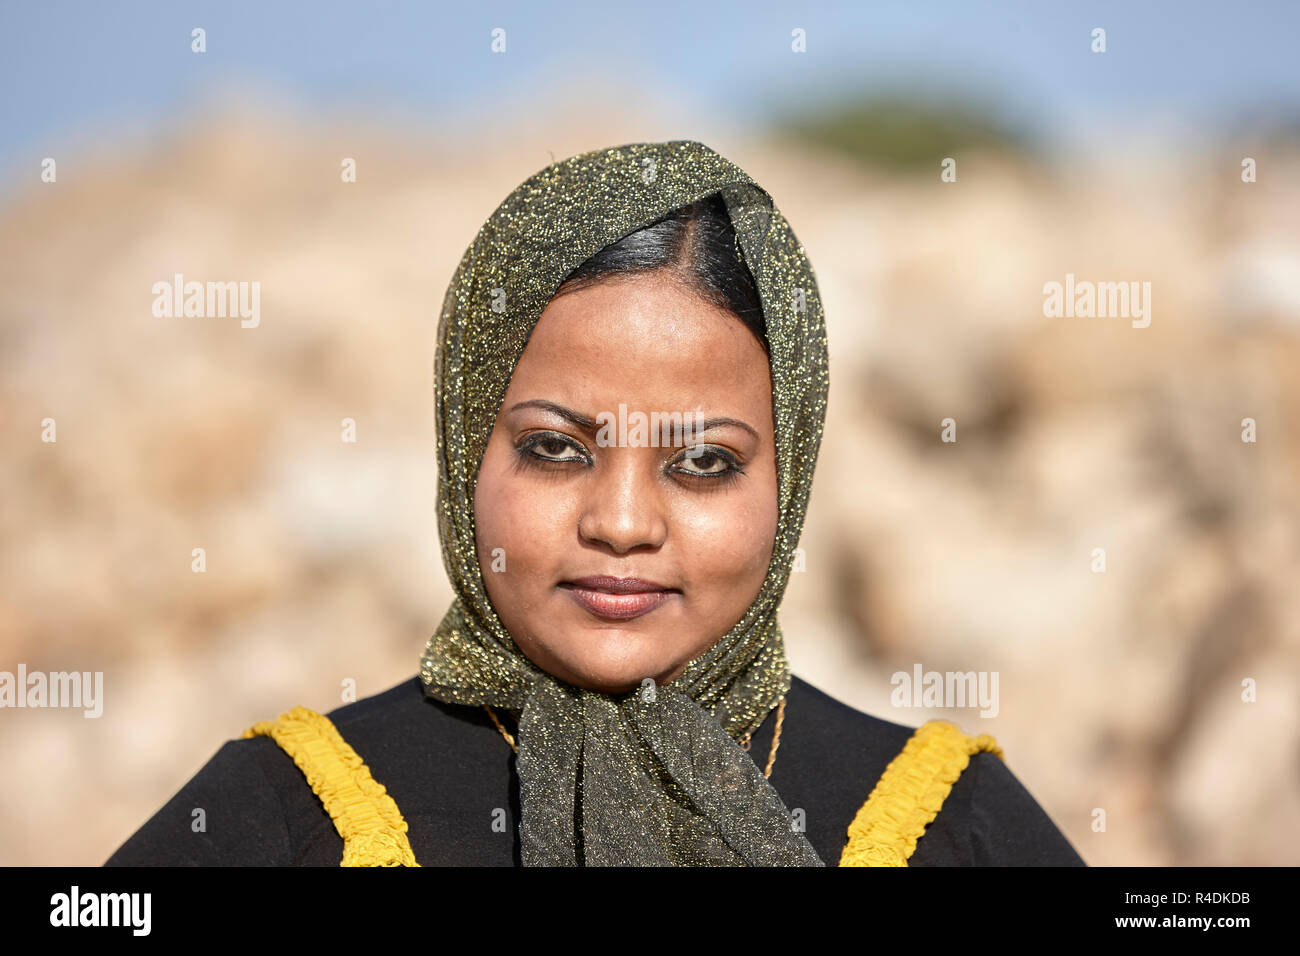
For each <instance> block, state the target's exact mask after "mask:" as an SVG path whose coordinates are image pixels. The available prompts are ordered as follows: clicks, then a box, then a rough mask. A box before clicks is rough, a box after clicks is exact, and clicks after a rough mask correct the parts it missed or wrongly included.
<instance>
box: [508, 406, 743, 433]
mask: <svg viewBox="0 0 1300 956" xmlns="http://www.w3.org/2000/svg"><path fill="white" fill-rule="evenodd" d="M521 408H541V409H544V410H546V411H548V412H551V413H553V414H555V415H558V416H560V417H561V418H563V419H565V420H567V421H569V422H572V423H573V424H574V425H577V426H578V427H579V428H583V429H586V430H587V431H591V432H594V431H595V430H596V429H597V427H598V426H597V422H596V420H595V419H594V418H588V417H587V416H586V415H582V414H580V413H578V412H575V411H574V410H573V409H571V408H565V407H564V406H563V405H560V404H558V403H556V402H548V401H547V400H546V399H544V398H534V399H530V400H529V401H526V402H519V403H517V404H515V405H511V406H510V411H511V412H517V411H519V409H521ZM722 425H734V426H735V427H736V428H743V429H744V430H745V431H747V432H749V433H750V434H751V435H753V436H754V437H755V438H759V434H758V432H757V431H755V430H754V429H753V428H752V427H751V426H749V425H747V424H746V423H745V422H742V421H741V420H740V419H739V418H725V417H718V418H706V419H704V424H703V425H701V426H700V431H708V430H709V429H710V428H717V427H720V426H722ZM760 440H761V439H760Z"/></svg>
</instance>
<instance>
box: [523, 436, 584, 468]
mask: <svg viewBox="0 0 1300 956" xmlns="http://www.w3.org/2000/svg"><path fill="white" fill-rule="evenodd" d="M519 450H520V451H522V452H527V453H528V454H530V455H532V456H533V457H534V458H540V459H542V460H543V461H559V462H564V461H586V460H587V458H586V456H585V455H583V454H582V451H581V450H580V449H579V448H578V447H577V446H576V445H575V444H574V443H573V442H572V441H571V440H569V439H567V438H560V437H558V436H556V435H538V436H537V437H535V438H533V439H532V440H530V441H526V442H524V443H523V444H521V445H520V446H519Z"/></svg>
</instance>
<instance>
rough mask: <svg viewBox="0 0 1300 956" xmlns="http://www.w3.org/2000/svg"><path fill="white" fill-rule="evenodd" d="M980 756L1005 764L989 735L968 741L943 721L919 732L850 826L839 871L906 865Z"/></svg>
mask: <svg viewBox="0 0 1300 956" xmlns="http://www.w3.org/2000/svg"><path fill="white" fill-rule="evenodd" d="M980 751H987V752H988V753H993V754H997V755H998V757H999V758H1000V759H1002V760H1004V761H1005V760H1006V756H1005V755H1004V754H1003V753H1002V748H1001V747H999V746H998V744H997V741H996V740H994V739H993V738H992V737H990V736H989V735H988V734H980V735H979V736H978V737H971V736H968V735H966V734H964V733H962V732H961V730H960V729H958V727H957V726H956V725H955V724H953V723H950V722H949V721H946V720H931V721H928V722H926V723H925V724H923V725H922V726H920V727H918V728H917V730H916V733H914V734H912V736H911V738H910V739H909V740H908V741H907V744H906V745H905V746H904V747H903V750H902V752H901V753H900V754H899V755H898V756H897V757H895V758H894V759H893V760H892V761H891V762H890V764H889V766H888V767H886V768H885V772H884V773H883V774H881V775H880V780H879V781H878V782H877V783H876V787H875V789H874V790H872V791H871V795H870V796H869V797H868V798H867V802H866V803H864V804H863V805H862V807H861V808H860V809H859V810H858V812H857V815H856V816H855V817H854V818H853V822H852V823H850V824H849V842H848V844H847V845H846V846H845V847H844V851H843V853H841V854H840V866H907V860H908V857H910V856H911V855H912V853H913V852H914V851H915V850H916V841H917V840H919V839H920V838H921V834H923V833H924V832H925V828H926V827H927V826H929V825H930V823H931V822H932V821H933V820H934V818H935V817H936V816H938V814H939V808H940V807H942V806H943V802H944V800H946V799H947V798H948V793H949V792H950V791H951V790H952V785H953V784H954V783H956V782H957V778H958V777H960V776H961V773H962V771H963V770H965V769H966V765H967V764H969V763H970V758H971V756H972V755H974V754H977V753H979V752H980Z"/></svg>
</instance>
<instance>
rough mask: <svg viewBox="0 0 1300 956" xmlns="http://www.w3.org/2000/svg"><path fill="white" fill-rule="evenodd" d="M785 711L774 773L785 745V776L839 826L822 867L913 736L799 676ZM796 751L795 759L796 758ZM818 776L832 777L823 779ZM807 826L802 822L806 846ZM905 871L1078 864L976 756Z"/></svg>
mask: <svg viewBox="0 0 1300 956" xmlns="http://www.w3.org/2000/svg"><path fill="white" fill-rule="evenodd" d="M787 707H788V711H787V715H786V725H785V730H784V731H783V733H782V742H781V750H780V751H779V753H780V757H779V758H778V760H777V762H776V766H777V767H778V768H779V767H780V765H781V760H782V759H785V758H786V757H787V749H786V748H787V742H789V745H790V746H789V756H790V761H789V762H788V763H787V769H789V770H793V771H794V772H799V773H802V774H804V775H807V776H809V777H810V778H814V779H816V780H817V782H818V786H819V787H820V789H821V790H822V792H823V793H824V794H825V795H826V796H827V797H828V798H829V799H828V802H827V803H826V806H827V807H828V809H829V810H830V811H831V812H832V813H833V814H834V816H835V817H836V818H837V820H836V822H837V825H838V826H839V827H840V829H839V830H838V832H837V833H836V834H835V837H836V840H837V841H838V842H835V843H831V844H830V845H829V850H830V851H831V852H830V855H832V856H834V860H828V862H835V861H837V860H838V849H839V848H841V847H842V846H843V843H844V841H845V839H846V836H847V833H846V829H847V824H848V823H849V821H851V820H852V819H853V817H854V816H855V815H856V813H857V810H858V809H859V808H860V807H861V806H862V804H863V803H865V802H866V800H867V798H868V797H869V796H870V794H871V792H872V791H873V790H874V789H875V786H876V784H877V782H879V780H880V777H881V775H882V774H883V773H884V772H885V770H886V768H887V767H888V766H889V764H890V763H891V762H892V761H893V760H894V758H896V757H897V756H898V755H899V753H901V752H902V750H903V748H904V746H906V744H907V742H908V741H909V740H910V739H911V738H912V735H913V734H915V733H916V730H917V727H914V726H909V725H907V724H901V723H896V722H894V721H889V720H883V719H881V718H879V717H874V716H872V715H870V714H867V713H864V712H862V711H860V710H857V709H855V708H853V707H851V706H849V705H848V704H845V703H843V702H842V701H839V700H836V699H835V698H834V697H831V696H830V695H829V694H826V693H825V692H823V691H821V690H819V689H818V688H816V687H814V686H813V685H812V684H809V683H808V682H807V681H805V680H802V679H800V678H798V677H792V680H791V687H790V693H789V695H788V697H787ZM796 715H798V716H796ZM952 723H954V724H957V725H958V727H959V728H960V729H961V730H963V731H964V732H965V733H967V734H970V735H972V736H973V735H975V734H978V733H981V732H982V731H981V730H979V729H977V728H973V727H970V726H966V725H964V724H963V722H962V721H961V720H953V721H952ZM799 750H802V751H803V755H802V756H795V754H796V753H797V752H798V751H799ZM1013 757H1014V755H1008V756H1007V758H1006V760H1012V759H1013ZM792 764H793V767H791V765H792ZM827 767H832V768H834V771H833V772H830V773H828V772H826V768H827ZM773 781H774V783H775V782H776V773H775V772H774V774H773ZM812 825H813V821H812V820H811V819H810V820H809V836H810V838H812V836H813V834H812ZM829 840H830V834H825V835H822V841H823V842H829ZM908 862H909V865H911V866H1032V865H1040V866H1041V865H1049V866H1082V865H1084V863H1083V860H1082V859H1081V858H1080V857H1079V855H1078V853H1077V852H1076V851H1075V850H1074V848H1073V847H1072V846H1071V845H1070V843H1069V841H1068V840H1067V839H1066V838H1065V836H1064V835H1063V834H1062V833H1061V832H1060V830H1059V829H1058V828H1057V827H1056V825H1055V824H1054V823H1053V822H1052V820H1051V818H1050V817H1049V816H1048V814H1047V813H1046V812H1045V811H1044V810H1043V808H1042V807H1041V806H1039V804H1038V802H1037V801H1036V800H1035V799H1034V798H1033V796H1032V795H1031V794H1030V793H1029V791H1028V790H1027V789H1026V788H1025V786H1024V785H1023V784H1022V783H1021V782H1020V780H1018V779H1017V778H1016V776H1015V774H1014V773H1012V771H1011V769H1010V767H1009V766H1008V763H1007V762H1005V761H1004V760H1003V758H1001V757H999V756H998V755H996V754H994V753H989V752H983V751H981V752H979V753H976V754H974V755H972V756H971V758H970V761H969V763H968V764H967V766H966V768H965V770H963V771H962V773H961V775H960V776H959V777H958V778H957V781H956V782H955V783H954V784H953V786H952V790H951V791H950V792H949V794H948V797H947V798H946V799H945V800H944V802H943V805H942V807H941V809H940V811H939V813H938V815H937V816H936V818H935V819H934V821H933V822H932V823H931V824H930V825H929V827H927V829H926V831H925V833H924V834H923V835H922V836H921V838H920V840H919V841H918V842H917V846H916V850H915V852H914V853H913V854H912V856H911V858H910V859H909V861H908Z"/></svg>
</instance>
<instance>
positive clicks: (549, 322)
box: [510, 275, 771, 414]
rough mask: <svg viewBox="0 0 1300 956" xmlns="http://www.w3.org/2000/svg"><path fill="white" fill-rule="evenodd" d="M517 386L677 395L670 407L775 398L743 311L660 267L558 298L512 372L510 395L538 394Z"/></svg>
mask: <svg viewBox="0 0 1300 956" xmlns="http://www.w3.org/2000/svg"><path fill="white" fill-rule="evenodd" d="M517 387H518V388H519V389H527V390H534V389H538V388H542V387H545V388H549V389H550V390H551V391H553V392H554V391H557V390H563V391H564V393H565V394H567V395H568V397H569V398H570V399H571V400H573V401H578V402H583V403H589V402H593V401H595V402H602V401H603V402H608V401H609V400H610V399H611V397H612V400H613V401H614V402H615V403H617V402H619V401H624V402H629V403H631V402H633V401H638V400H643V401H647V402H648V401H652V400H659V401H661V402H662V401H670V400H675V401H676V402H677V403H678V404H676V405H668V406H664V407H666V408H668V409H678V408H682V409H685V408H693V407H695V404H699V403H706V402H707V403H710V405H711V406H714V407H716V405H717V403H719V402H721V401H723V400H724V399H727V398H728V396H729V402H730V403H731V404H743V405H746V406H748V407H749V409H750V413H751V414H753V413H754V412H753V409H754V407H755V406H767V407H769V408H770V402H771V377H770V373H769V368H768V361H767V355H766V353H765V352H764V351H763V347H762V345H761V344H760V343H759V342H758V340H757V339H756V338H755V337H754V334H753V333H752V332H751V331H750V330H749V329H748V328H747V327H746V326H745V324H744V323H743V322H741V320H740V318H739V317H738V316H736V315H734V314H733V313H731V312H729V311H728V310H726V309H723V308H720V307H719V306H716V305H713V304H712V303H709V302H706V301H705V300H703V299H702V298H700V297H699V296H697V295H694V294H692V293H691V292H689V291H688V290H686V289H685V288H683V287H682V286H681V285H680V284H678V283H677V282H676V281H674V280H672V279H669V278H664V277H662V276H658V275H647V276H637V277H631V278H618V279H611V280H607V281H603V282H600V283H598V284H597V285H594V286H589V287H587V288H585V289H582V290H580V291H577V292H570V293H567V294H566V295H563V296H560V297H559V298H557V299H554V300H552V301H551V302H550V303H549V304H548V305H547V307H546V309H545V310H544V311H543V312H542V316H541V318H540V319H539V320H538V323H537V327H536V328H535V329H534V330H533V334H532V336H531V337H530V338H529V341H528V345H527V347H526V348H525V349H524V353H523V355H522V356H520V359H519V363H518V366H517V367H516V369H515V374H514V376H513V377H512V379H511V385H510V390H511V394H512V396H514V397H516V398H518V399H521V400H522V399H526V398H530V397H534V396H532V395H528V396H521V395H518V394H517ZM620 393H621V395H622V397H620ZM694 396H698V398H693V397H694ZM684 402H685V403H686V404H683V403H684Z"/></svg>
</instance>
